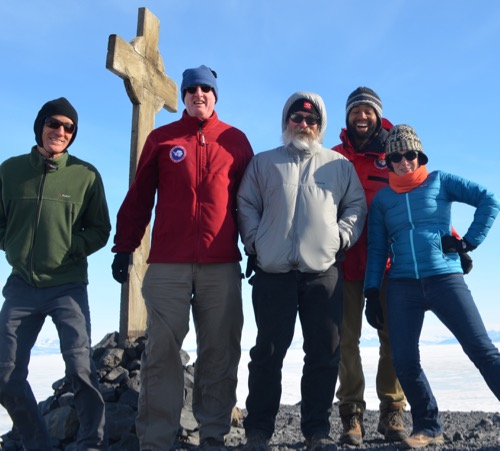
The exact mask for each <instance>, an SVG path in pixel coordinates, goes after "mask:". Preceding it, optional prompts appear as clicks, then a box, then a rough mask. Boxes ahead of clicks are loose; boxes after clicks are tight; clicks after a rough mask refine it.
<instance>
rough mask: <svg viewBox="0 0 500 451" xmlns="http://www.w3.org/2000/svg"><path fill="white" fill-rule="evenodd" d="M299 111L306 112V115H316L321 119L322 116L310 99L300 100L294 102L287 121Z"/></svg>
mask: <svg viewBox="0 0 500 451" xmlns="http://www.w3.org/2000/svg"><path fill="white" fill-rule="evenodd" d="M297 111H304V112H305V113H311V114H315V115H316V116H318V117H319V118H320V119H321V114H319V111H318V109H317V108H316V105H314V103H313V102H311V101H310V100H309V99H303V98H300V99H297V100H296V101H295V102H293V103H292V104H291V105H290V108H289V109H288V113H287V120H288V118H289V117H290V116H291V115H292V114H293V113H296V112H297Z"/></svg>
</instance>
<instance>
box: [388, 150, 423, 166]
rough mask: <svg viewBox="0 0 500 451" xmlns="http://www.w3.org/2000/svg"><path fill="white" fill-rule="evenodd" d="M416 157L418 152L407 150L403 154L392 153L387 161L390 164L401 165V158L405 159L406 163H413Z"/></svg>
mask: <svg viewBox="0 0 500 451" xmlns="http://www.w3.org/2000/svg"><path fill="white" fill-rule="evenodd" d="M417 156H418V152H415V151H414V150H409V151H408V152H405V153H399V152H394V153H391V154H390V155H389V161H390V162H391V163H401V160H402V159H403V157H405V159H406V160H407V161H413V160H414V159H415V158H417Z"/></svg>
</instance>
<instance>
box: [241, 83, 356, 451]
mask: <svg viewBox="0 0 500 451" xmlns="http://www.w3.org/2000/svg"><path fill="white" fill-rule="evenodd" d="M326 124H327V116H326V111H325V105H324V103H323V100H322V99H321V97H320V96H319V95H317V94H313V93H309V92H297V93H295V94H293V95H292V96H291V97H290V98H289V99H288V100H287V102H286V104H285V107H284V109H283V116H282V132H283V136H282V138H283V144H284V145H283V146H280V147H278V148H276V149H272V150H269V151H267V152H262V153H259V154H257V155H255V156H254V157H253V159H252V160H251V162H250V164H249V166H248V167H247V170H246V173H245V176H244V177H243V180H242V183H241V185H240V189H239V192H238V219H239V225H240V232H241V236H242V241H243V244H244V246H245V251H246V252H247V254H248V255H249V261H250V262H254V269H255V276H254V277H253V279H252V284H253V291H252V300H253V307H254V312H255V321H256V324H257V329H258V332H257V340H256V344H255V346H254V347H253V348H252V349H251V351H250V357H251V361H250V364H249V380H248V388H249V394H248V398H247V401H246V408H247V411H248V415H247V417H246V418H245V422H244V426H245V431H246V435H247V445H246V449H247V450H265V449H267V447H268V443H269V440H270V438H271V436H272V434H273V432H274V424H275V418H276V415H277V412H278V409H279V404H280V397H281V368H282V364H283V359H284V357H285V355H286V352H287V350H288V347H289V346H290V344H291V342H292V338H293V334H294V329H295V321H296V317H297V313H298V315H299V318H300V322H301V325H302V334H303V337H304V345H303V348H304V352H305V359H304V369H303V375H302V381H301V396H302V402H301V429H302V433H303V434H304V437H305V439H306V446H307V449H309V450H315V449H325V448H329V449H332V448H335V444H334V443H333V440H332V439H331V438H330V413H331V407H332V403H333V397H334V393H335V383H336V380H337V374H338V365H339V354H340V352H339V342H340V324H341V321H342V277H341V275H339V269H338V261H339V259H340V258H341V255H342V251H343V250H345V249H348V248H349V247H351V246H352V245H353V244H354V243H355V242H356V240H357V239H358V237H359V235H360V234H361V231H362V229H363V225H364V221H365V217H366V201H365V195H364V192H363V188H362V186H361V184H360V182H359V179H358V176H357V175H356V171H355V170H354V166H353V165H352V164H351V163H350V162H349V161H348V160H347V159H345V158H344V157H342V156H341V155H340V154H338V153H336V152H332V151H331V150H329V149H326V148H324V147H323V146H322V142H323V137H324V134H325V130H326Z"/></svg>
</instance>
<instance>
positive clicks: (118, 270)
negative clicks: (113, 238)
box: [111, 252, 131, 283]
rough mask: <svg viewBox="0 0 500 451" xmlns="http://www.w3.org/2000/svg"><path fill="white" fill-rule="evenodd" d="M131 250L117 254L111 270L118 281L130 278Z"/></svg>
mask: <svg viewBox="0 0 500 451" xmlns="http://www.w3.org/2000/svg"><path fill="white" fill-rule="evenodd" d="M130 255H131V254H130V252H118V253H116V254H115V258H114V259H113V263H112V264H111V270H112V271H113V279H115V280H116V281H117V282H118V283H125V282H126V281H127V280H128V266H129V264H130Z"/></svg>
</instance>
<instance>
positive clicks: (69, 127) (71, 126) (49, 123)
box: [44, 117, 76, 133]
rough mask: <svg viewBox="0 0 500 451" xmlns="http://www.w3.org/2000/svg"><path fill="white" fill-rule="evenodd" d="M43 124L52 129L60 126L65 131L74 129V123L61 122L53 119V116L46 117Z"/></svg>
mask: <svg viewBox="0 0 500 451" xmlns="http://www.w3.org/2000/svg"><path fill="white" fill-rule="evenodd" d="M44 124H45V125H46V126H47V127H49V128H51V129H53V130H57V129H58V128H59V127H61V126H62V127H63V128H64V131H65V132H66V133H73V132H74V131H75V129H76V125H75V124H73V123H71V122H62V121H60V120H58V119H55V118H53V117H48V118H47V119H45V121H44Z"/></svg>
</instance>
